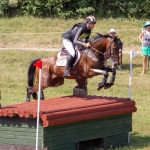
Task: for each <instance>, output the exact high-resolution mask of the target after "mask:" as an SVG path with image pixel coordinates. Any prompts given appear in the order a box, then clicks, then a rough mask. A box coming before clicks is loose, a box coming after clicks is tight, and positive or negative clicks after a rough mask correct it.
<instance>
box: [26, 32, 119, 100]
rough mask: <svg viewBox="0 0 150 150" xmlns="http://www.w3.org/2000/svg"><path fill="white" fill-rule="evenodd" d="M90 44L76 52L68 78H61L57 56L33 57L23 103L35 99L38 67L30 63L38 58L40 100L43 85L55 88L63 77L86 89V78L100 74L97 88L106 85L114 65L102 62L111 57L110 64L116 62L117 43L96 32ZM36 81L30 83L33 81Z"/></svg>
mask: <svg viewBox="0 0 150 150" xmlns="http://www.w3.org/2000/svg"><path fill="white" fill-rule="evenodd" d="M90 44H91V47H89V48H86V50H84V51H80V50H77V51H79V53H80V58H79V60H78V62H77V63H76V64H75V65H74V66H73V67H72V68H71V70H70V74H71V76H70V77H64V76H63V74H64V70H65V66H57V65H56V61H57V56H54V57H49V58H43V59H40V58H38V59H36V60H33V61H32V62H31V64H30V66H29V69H28V86H29V87H28V88H27V98H26V102H30V96H31V94H32V95H33V98H34V99H37V95H36V92H37V91H38V85H39V69H38V68H37V67H35V66H34V64H35V63H36V62H37V61H39V60H42V80H41V99H44V95H43V91H42V90H44V89H45V88H47V87H58V86H60V85H63V84H64V78H66V79H75V80H76V82H77V84H78V86H77V87H80V88H84V89H85V90H87V85H86V80H87V78H91V77H94V76H97V75H104V78H103V80H102V82H101V83H99V84H98V88H97V90H100V89H101V88H104V89H107V88H110V87H111V86H112V85H113V84H114V81H115V75H116V70H115V68H112V67H109V66H107V65H106V59H108V58H111V59H112V61H113V62H114V64H118V60H119V46H118V38H117V37H116V38H115V39H112V38H111V37H110V36H109V35H101V34H99V33H97V34H96V35H95V37H93V39H92V40H91V42H90ZM108 72H112V76H111V78H110V83H107V79H108V76H109V74H108ZM35 78H36V83H35V85H34V80H35Z"/></svg>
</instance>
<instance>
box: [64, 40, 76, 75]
mask: <svg viewBox="0 0 150 150" xmlns="http://www.w3.org/2000/svg"><path fill="white" fill-rule="evenodd" d="M63 44H64V47H65V48H66V49H67V51H68V52H69V54H70V55H68V56H67V64H66V70H65V71H64V76H65V77H69V76H70V68H71V65H72V60H73V58H74V57H75V50H74V48H73V44H72V42H71V41H70V40H68V39H63Z"/></svg>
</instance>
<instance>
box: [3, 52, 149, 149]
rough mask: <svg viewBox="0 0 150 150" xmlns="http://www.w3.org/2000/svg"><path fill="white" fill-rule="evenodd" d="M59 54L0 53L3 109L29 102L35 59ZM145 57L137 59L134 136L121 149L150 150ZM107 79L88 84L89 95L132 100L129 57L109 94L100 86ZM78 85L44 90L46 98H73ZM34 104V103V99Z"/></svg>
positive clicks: (93, 79)
mask: <svg viewBox="0 0 150 150" xmlns="http://www.w3.org/2000/svg"><path fill="white" fill-rule="evenodd" d="M55 54H56V52H42V51H41V52H39V51H38V52H37V51H16V50H15V51H11V50H2V51H0V64H1V69H0V70H1V74H0V90H1V100H0V103H1V105H2V106H6V105H11V104H18V103H22V102H25V100H26V88H27V70H28V66H29V64H30V62H31V61H32V60H33V59H35V58H39V57H41V58H43V57H49V56H53V55H55ZM141 63H142V56H141V55H138V56H137V57H135V58H134V59H133V73H132V75H133V76H132V97H131V98H132V100H134V101H135V102H136V107H137V112H135V113H134V114H133V132H132V133H131V142H130V145H129V146H127V147H123V148H119V150H121V149H125V150H129V149H131V150H133V149H137V150H141V149H142V150H149V149H150V142H149V141H150V126H149V122H150V118H149V112H150V110H149V108H150V106H149V105H150V103H149V100H150V98H149V87H150V82H149V77H150V69H148V72H147V74H145V75H143V76H140V73H141V71H142V65H141ZM102 78H103V76H97V77H93V78H91V79H89V80H88V94H89V95H101V96H113V97H128V91H129V55H128V54H124V55H123V71H122V72H117V75H116V82H115V85H114V86H113V87H111V88H110V89H108V90H104V89H101V90H100V91H97V90H96V89H97V84H98V83H99V82H101V80H102ZM75 85H76V83H75V81H72V80H65V84H64V85H62V86H60V87H58V88H47V89H45V90H44V93H45V98H47V99H48V98H52V97H60V96H65V95H72V93H73V88H74V87H75ZM32 101H34V100H33V99H32Z"/></svg>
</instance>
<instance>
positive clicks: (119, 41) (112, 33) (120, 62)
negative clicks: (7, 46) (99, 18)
mask: <svg viewBox="0 0 150 150" xmlns="http://www.w3.org/2000/svg"><path fill="white" fill-rule="evenodd" d="M109 35H110V37H111V38H113V39H114V38H115V37H116V30H115V29H113V28H112V29H110V30H109ZM118 45H119V64H118V70H119V71H121V66H122V45H123V43H122V42H121V40H120V39H119V40H118Z"/></svg>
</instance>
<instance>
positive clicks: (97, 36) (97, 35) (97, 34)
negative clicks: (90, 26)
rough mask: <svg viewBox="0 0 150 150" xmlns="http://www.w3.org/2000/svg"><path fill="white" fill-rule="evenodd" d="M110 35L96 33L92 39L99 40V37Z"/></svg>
mask: <svg viewBox="0 0 150 150" xmlns="http://www.w3.org/2000/svg"><path fill="white" fill-rule="evenodd" d="M108 37H110V35H109V34H100V33H96V34H95V35H93V36H92V37H91V41H94V40H97V39H99V38H108Z"/></svg>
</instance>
